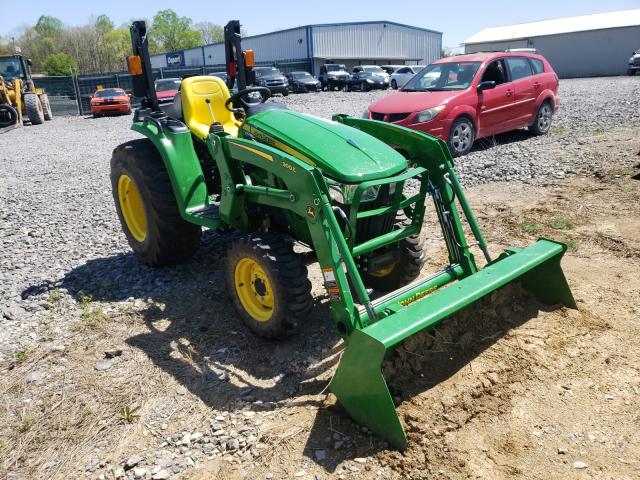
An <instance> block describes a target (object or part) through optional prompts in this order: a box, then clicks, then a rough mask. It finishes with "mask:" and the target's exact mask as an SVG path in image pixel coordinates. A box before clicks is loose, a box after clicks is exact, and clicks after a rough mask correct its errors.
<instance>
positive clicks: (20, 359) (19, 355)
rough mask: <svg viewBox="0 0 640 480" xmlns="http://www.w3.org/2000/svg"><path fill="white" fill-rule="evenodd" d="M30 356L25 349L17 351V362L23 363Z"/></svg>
mask: <svg viewBox="0 0 640 480" xmlns="http://www.w3.org/2000/svg"><path fill="white" fill-rule="evenodd" d="M28 358H29V355H27V352H25V351H24V350H21V351H19V352H16V362H18V363H23V362H26V361H27V359H28Z"/></svg>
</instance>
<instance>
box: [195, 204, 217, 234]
mask: <svg viewBox="0 0 640 480" xmlns="http://www.w3.org/2000/svg"><path fill="white" fill-rule="evenodd" d="M187 215H188V216H189V221H192V222H193V223H197V224H198V225H202V226H203V227H207V228H221V227H222V226H224V222H223V221H222V220H221V219H220V206H219V205H217V204H210V205H205V206H204V207H200V208H195V209H193V210H189V211H188V212H187Z"/></svg>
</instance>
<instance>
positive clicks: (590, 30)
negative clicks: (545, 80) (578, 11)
mask: <svg viewBox="0 0 640 480" xmlns="http://www.w3.org/2000/svg"><path fill="white" fill-rule="evenodd" d="M463 44H464V50H465V52H466V53H474V52H481V51H501V50H505V49H507V48H536V49H537V50H538V51H539V52H540V53H541V54H542V55H544V56H545V57H546V58H547V60H549V63H551V65H552V66H553V68H554V70H555V71H556V73H557V74H558V76H559V77H561V78H570V77H595V76H601V75H624V74H625V72H626V70H627V62H628V60H629V57H630V56H631V55H632V52H633V51H634V50H636V49H638V48H640V9H634V10H622V11H618V12H607V13H596V14H593V15H582V16H579V17H567V18H557V19H553V20H543V21H540V22H531V23H522V24H518V25H507V26H504V27H492V28H485V29H484V30H482V31H480V32H478V33H476V34H475V35H472V36H471V37H469V38H467V39H466V40H465V41H464V42H463Z"/></svg>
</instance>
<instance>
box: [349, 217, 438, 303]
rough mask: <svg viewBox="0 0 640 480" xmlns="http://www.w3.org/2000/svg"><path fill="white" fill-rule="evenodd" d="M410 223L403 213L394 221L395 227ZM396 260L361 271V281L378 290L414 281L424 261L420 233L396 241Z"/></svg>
mask: <svg viewBox="0 0 640 480" xmlns="http://www.w3.org/2000/svg"><path fill="white" fill-rule="evenodd" d="M409 224H410V221H409V219H407V218H406V217H405V216H404V215H403V216H402V217H401V218H400V219H399V220H398V221H397V222H396V228H400V227H405V226H407V225H409ZM398 248H399V250H400V251H399V255H398V259H397V261H396V262H394V263H392V264H390V265H388V266H386V267H383V268H380V269H378V270H377V271H374V272H370V271H366V272H365V271H361V275H362V281H363V282H364V284H365V285H367V286H368V287H371V288H373V289H375V290H380V291H391V290H397V289H398V288H401V287H404V286H405V285H407V284H409V283H411V282H412V281H414V280H415V279H416V278H417V277H418V275H419V274H420V270H422V267H423V265H424V262H425V261H426V255H425V249H424V242H423V241H422V239H421V238H420V235H411V236H410V237H407V238H404V239H402V240H400V242H399V243H398Z"/></svg>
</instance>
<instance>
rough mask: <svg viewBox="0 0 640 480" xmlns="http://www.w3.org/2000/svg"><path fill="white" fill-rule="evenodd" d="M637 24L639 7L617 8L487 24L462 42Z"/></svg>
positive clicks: (471, 42)
mask: <svg viewBox="0 0 640 480" xmlns="http://www.w3.org/2000/svg"><path fill="white" fill-rule="evenodd" d="M635 26H640V9H632V10H620V11H617V12H606V13H594V14H592V15H581V16H579V17H565V18H554V19H552V20H542V21H539V22H531V23H519V24H515V25H506V26H503V27H490V28H485V29H484V30H482V31H480V32H478V33H476V34H475V35H471V36H470V37H469V38H467V39H466V40H464V41H463V42H462V43H463V44H465V45H470V44H474V43H487V42H499V41H505V40H518V39H524V38H530V37H542V36H546V35H558V34H561V33H571V32H584V31H587V30H602V29H607V28H620V27H635Z"/></svg>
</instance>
